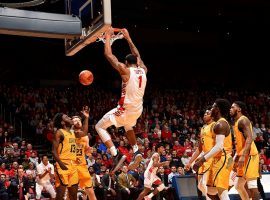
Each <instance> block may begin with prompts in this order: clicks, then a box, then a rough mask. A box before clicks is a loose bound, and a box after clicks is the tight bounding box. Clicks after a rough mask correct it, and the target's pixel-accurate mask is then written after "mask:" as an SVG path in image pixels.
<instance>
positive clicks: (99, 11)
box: [65, 0, 112, 56]
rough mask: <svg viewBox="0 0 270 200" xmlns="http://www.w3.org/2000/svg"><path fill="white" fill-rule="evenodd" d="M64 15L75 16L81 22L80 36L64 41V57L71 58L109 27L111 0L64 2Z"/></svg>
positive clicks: (71, 0) (73, 0)
mask: <svg viewBox="0 0 270 200" xmlns="http://www.w3.org/2000/svg"><path fill="white" fill-rule="evenodd" d="M66 14H70V15H76V16H78V17H79V18H80V19H81V22H82V35H81V36H80V37H77V38H73V39H65V50H66V55H67V56H72V55H74V54H76V53H77V52H78V51H80V50H81V49H82V48H83V47H85V46H87V45H88V44H90V43H92V42H95V41H96V40H97V39H98V37H99V36H100V35H101V34H102V33H103V32H105V31H106V30H107V29H108V28H109V27H110V26H111V24H112V17H111V0H66Z"/></svg>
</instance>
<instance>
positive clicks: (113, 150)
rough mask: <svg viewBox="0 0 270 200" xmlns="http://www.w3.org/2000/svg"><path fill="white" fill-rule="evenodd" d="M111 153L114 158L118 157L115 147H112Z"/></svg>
mask: <svg viewBox="0 0 270 200" xmlns="http://www.w3.org/2000/svg"><path fill="white" fill-rule="evenodd" d="M110 152H111V154H112V156H116V155H117V149H116V148H115V146H112V147H111V148H110Z"/></svg>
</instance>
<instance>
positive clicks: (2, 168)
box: [0, 162, 9, 175]
mask: <svg viewBox="0 0 270 200" xmlns="http://www.w3.org/2000/svg"><path fill="white" fill-rule="evenodd" d="M0 174H5V175H8V174H9V171H8V170H7V169H6V163H4V162H3V163H2V164H1V166H0Z"/></svg>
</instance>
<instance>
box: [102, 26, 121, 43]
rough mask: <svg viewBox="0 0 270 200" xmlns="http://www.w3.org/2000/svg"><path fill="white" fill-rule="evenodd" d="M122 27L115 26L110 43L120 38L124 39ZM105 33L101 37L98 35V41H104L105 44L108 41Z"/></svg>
mask: <svg viewBox="0 0 270 200" xmlns="http://www.w3.org/2000/svg"><path fill="white" fill-rule="evenodd" d="M121 30H122V29H120V28H113V31H114V34H113V35H112V37H111V39H110V44H111V45H112V44H113V43H114V41H116V40H119V39H123V38H124V35H123V33H122V32H121ZM105 33H106V32H104V33H102V34H101V36H100V37H98V39H97V42H100V41H102V42H103V43H104V44H105V42H106V39H105Z"/></svg>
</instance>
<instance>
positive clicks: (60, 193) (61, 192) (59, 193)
mask: <svg viewBox="0 0 270 200" xmlns="http://www.w3.org/2000/svg"><path fill="white" fill-rule="evenodd" d="M66 188H67V186H65V185H59V186H58V187H57V188H56V197H55V199H56V200H63V199H64V196H65V192H66Z"/></svg>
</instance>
